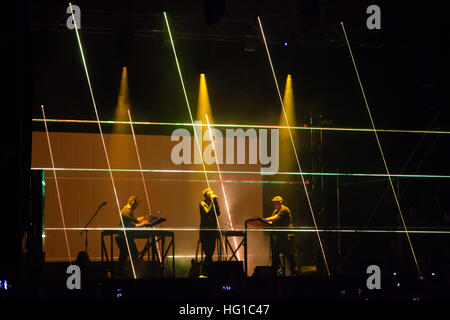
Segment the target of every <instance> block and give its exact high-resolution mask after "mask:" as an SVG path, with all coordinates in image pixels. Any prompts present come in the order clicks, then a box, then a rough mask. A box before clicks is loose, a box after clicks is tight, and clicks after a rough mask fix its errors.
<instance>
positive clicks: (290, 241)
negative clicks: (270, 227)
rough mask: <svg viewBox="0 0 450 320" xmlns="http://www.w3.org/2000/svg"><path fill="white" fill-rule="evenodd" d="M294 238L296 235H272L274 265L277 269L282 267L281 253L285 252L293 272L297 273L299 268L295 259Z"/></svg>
mask: <svg viewBox="0 0 450 320" xmlns="http://www.w3.org/2000/svg"><path fill="white" fill-rule="evenodd" d="M294 239H295V238H294V236H288V235H273V236H272V266H273V267H275V268H276V270H278V269H279V268H280V267H281V261H280V254H283V255H284V256H285V257H286V259H287V261H288V263H289V269H290V270H291V274H297V272H298V269H297V263H296V261H295V250H294V247H295V246H294V241H295V240H294ZM285 267H286V266H285Z"/></svg>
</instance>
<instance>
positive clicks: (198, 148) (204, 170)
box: [163, 11, 226, 254]
mask: <svg viewBox="0 0 450 320" xmlns="http://www.w3.org/2000/svg"><path fill="white" fill-rule="evenodd" d="M163 16H164V21H165V22H166V27H167V32H168V33H169V40H170V44H171V46H172V52H173V55H174V57H175V63H176V66H177V71H178V76H179V77H180V82H181V87H182V89H183V94H184V99H185V101H186V107H187V109H188V112H189V118H190V119H191V125H192V129H193V131H194V136H195V142H196V145H197V150H198V152H199V154H200V159H201V162H202V166H203V172H204V174H205V179H206V183H207V185H208V188H211V186H210V183H209V179H208V173H207V171H206V166H205V163H204V161H203V152H202V148H201V147H200V142H199V137H198V136H197V131H196V130H195V123H194V118H193V116H192V111H191V105H190V103H189V98H188V96H187V92H186V87H185V85H184V80H183V75H182V73H181V67H180V63H179V62H178V56H177V51H176V49H175V44H174V42H173V38H172V32H171V31H170V25H169V20H168V19H167V13H166V12H165V11H164V12H163ZM201 138H202V137H200V139H201ZM212 204H213V209H214V215H215V217H216V221H217V226H219V235H220V243H221V244H222V245H223V252H225V254H226V248H225V244H224V242H223V237H222V231H221V230H220V222H219V217H217V210H216V206H215V205H214V201H213V202H212Z"/></svg>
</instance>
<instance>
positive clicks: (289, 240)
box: [264, 196, 298, 276]
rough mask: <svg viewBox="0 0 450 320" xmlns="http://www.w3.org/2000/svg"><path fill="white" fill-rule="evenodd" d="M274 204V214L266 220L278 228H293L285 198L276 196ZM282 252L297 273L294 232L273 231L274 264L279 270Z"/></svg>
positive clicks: (294, 273) (294, 272) (295, 273)
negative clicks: (284, 203)
mask: <svg viewBox="0 0 450 320" xmlns="http://www.w3.org/2000/svg"><path fill="white" fill-rule="evenodd" d="M272 205H273V207H274V211H273V213H272V216H270V217H268V218H265V219H264V220H265V221H267V222H268V223H270V224H272V226H274V227H276V228H286V229H292V228H293V223H292V215H291V211H290V210H289V208H288V207H286V206H285V205H283V198H282V197H280V196H276V197H274V198H273V199H272ZM280 253H283V254H284V255H285V256H286V258H287V260H288V262H289V267H290V270H291V275H293V276H295V275H297V273H298V268H297V264H296V262H295V256H294V234H291V233H288V232H287V231H279V232H272V266H273V267H275V268H276V269H277V270H279V269H280V266H281V261H280V256H279V255H280Z"/></svg>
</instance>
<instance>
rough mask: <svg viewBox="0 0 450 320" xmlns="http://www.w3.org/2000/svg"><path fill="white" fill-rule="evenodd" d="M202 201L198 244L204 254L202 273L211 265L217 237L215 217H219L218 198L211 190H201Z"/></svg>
mask: <svg viewBox="0 0 450 320" xmlns="http://www.w3.org/2000/svg"><path fill="white" fill-rule="evenodd" d="M202 193H203V197H204V200H203V201H201V202H200V205H199V207H200V242H201V243H202V248H203V251H204V252H205V267H204V271H206V273H207V272H208V269H209V268H210V267H211V264H212V262H213V261H212V256H213V254H214V250H215V249H216V239H217V238H218V237H219V233H218V232H217V217H218V216H220V208H219V202H218V197H217V195H216V194H215V193H214V191H213V190H212V189H211V188H206V189H204V190H203V192H202Z"/></svg>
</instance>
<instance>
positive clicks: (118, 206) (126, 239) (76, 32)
mask: <svg viewBox="0 0 450 320" xmlns="http://www.w3.org/2000/svg"><path fill="white" fill-rule="evenodd" d="M69 6H70V10H71V12H72V19H73V21H74V24H75V28H74V30H75V34H76V37H77V41H78V46H79V48H80V53H81V59H82V61H83V67H84V71H85V73H86V78H87V82H88V85H89V92H90V94H91V99H92V105H93V107H94V112H95V117H96V119H97V125H98V129H99V132H100V137H101V140H102V145H103V150H104V152H105V157H106V163H107V165H108V171H109V175H110V177H111V183H112V186H113V191H114V196H115V198H116V205H117V210H118V213H119V217H120V223H121V224H122V230H124V228H125V225H124V224H123V219H122V213H121V210H120V204H119V197H118V195H117V190H116V184H115V182H114V177H113V172H112V170H111V163H110V162H109V155H108V151H107V150H106V142H105V137H104V136H103V131H102V126H101V124H100V118H99V116H98V110H97V104H96V102H95V97H94V91H93V89H92V85H91V79H90V77H89V72H88V69H87V65H86V59H85V58H84V52H83V46H82V45H81V39H80V35H79V34H78V28H77V25H76V19H75V17H74V15H73V8H72V4H71V3H70V2H69ZM123 233H124V236H125V243H126V245H127V250H128V255H129V257H130V264H131V269H132V271H133V277H134V279H136V278H137V276H136V270H135V268H134V262H133V257H132V256H131V250H130V245H129V243H128V236H127V233H126V232H123Z"/></svg>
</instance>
